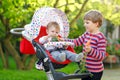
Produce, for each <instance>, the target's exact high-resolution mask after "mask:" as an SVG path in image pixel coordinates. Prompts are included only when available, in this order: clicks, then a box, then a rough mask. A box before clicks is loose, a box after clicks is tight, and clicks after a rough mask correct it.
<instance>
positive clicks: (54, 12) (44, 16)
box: [22, 7, 69, 40]
mask: <svg viewBox="0 0 120 80" xmlns="http://www.w3.org/2000/svg"><path fill="white" fill-rule="evenodd" d="M52 21H55V22H57V23H58V24H59V25H60V36H62V37H64V38H66V37H68V34H69V23H68V19H67V16H66V15H65V13H64V12H62V11H61V10H58V9H56V8H51V7H43V8H40V9H38V10H36V11H35V13H34V15H33V17H32V21H31V23H30V24H27V25H25V27H24V28H25V30H24V31H23V32H22V35H23V36H24V37H26V38H28V40H32V39H35V38H36V37H37V36H38V34H39V32H40V31H39V30H40V28H41V26H47V24H48V23H49V22H52Z"/></svg>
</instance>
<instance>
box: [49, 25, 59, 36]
mask: <svg viewBox="0 0 120 80" xmlns="http://www.w3.org/2000/svg"><path fill="white" fill-rule="evenodd" d="M59 32H60V30H59V29H56V28H55V27H54V26H52V27H50V28H49V29H47V34H48V35H50V36H51V37H57V36H58V34H59Z"/></svg>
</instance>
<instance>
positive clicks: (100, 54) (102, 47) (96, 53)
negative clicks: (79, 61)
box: [88, 38, 107, 61]
mask: <svg viewBox="0 0 120 80" xmlns="http://www.w3.org/2000/svg"><path fill="white" fill-rule="evenodd" d="M106 45H107V41H106V39H105V38H101V39H100V40H99V42H98V46H97V49H95V48H91V51H90V52H89V53H88V55H91V56H92V57H93V58H95V59H97V60H101V61H102V60H103V59H104V58H105V57H106Z"/></svg>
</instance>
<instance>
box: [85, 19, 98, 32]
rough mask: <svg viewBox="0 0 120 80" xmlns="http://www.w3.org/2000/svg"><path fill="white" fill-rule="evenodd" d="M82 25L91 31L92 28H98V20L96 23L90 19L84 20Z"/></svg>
mask: <svg viewBox="0 0 120 80" xmlns="http://www.w3.org/2000/svg"><path fill="white" fill-rule="evenodd" d="M84 26H85V28H86V31H87V32H93V31H94V30H96V29H98V27H97V26H98V22H97V23H93V22H92V21H90V20H84Z"/></svg>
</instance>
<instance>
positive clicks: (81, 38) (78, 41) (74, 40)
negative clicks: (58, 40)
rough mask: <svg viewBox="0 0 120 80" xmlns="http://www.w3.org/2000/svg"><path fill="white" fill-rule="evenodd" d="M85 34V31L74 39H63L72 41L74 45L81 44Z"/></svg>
mask: <svg viewBox="0 0 120 80" xmlns="http://www.w3.org/2000/svg"><path fill="white" fill-rule="evenodd" d="M85 34H86V33H84V34H83V35H82V36H80V37H78V38H76V39H66V40H65V41H69V42H73V43H74V45H75V46H81V45H82V44H83V42H84V38H85Z"/></svg>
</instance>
